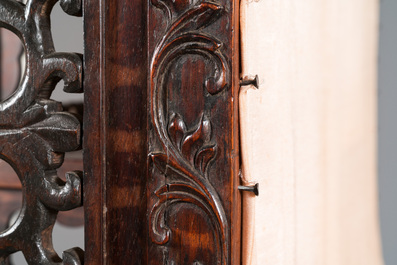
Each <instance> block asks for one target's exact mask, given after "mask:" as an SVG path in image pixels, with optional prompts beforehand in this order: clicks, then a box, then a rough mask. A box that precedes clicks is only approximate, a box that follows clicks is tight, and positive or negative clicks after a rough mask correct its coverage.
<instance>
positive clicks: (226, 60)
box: [148, 0, 239, 265]
mask: <svg viewBox="0 0 397 265" xmlns="http://www.w3.org/2000/svg"><path fill="white" fill-rule="evenodd" d="M233 11H235V7H234V6H233V2H232V1H216V2H206V1H202V2H201V1H175V2H174V1H166V0H152V1H151V3H149V16H150V17H149V29H150V30H152V31H150V32H151V34H149V54H152V55H151V56H149V57H150V58H149V59H150V85H149V87H150V93H149V96H150V98H149V101H150V118H151V119H150V121H149V136H148V138H149V139H150V143H149V151H150V154H149V157H150V161H149V176H148V177H149V185H148V196H149V233H150V238H151V241H152V243H153V244H154V245H151V246H149V251H150V250H153V251H152V252H151V255H150V256H149V264H160V263H161V262H163V263H164V264H196V265H198V264H222V265H226V264H237V259H238V254H237V253H233V255H232V253H231V250H232V248H233V250H234V251H238V250H237V249H234V247H232V242H231V237H232V236H231V234H232V232H233V233H235V232H236V231H237V230H238V229H237V228H236V226H234V228H233V231H232V228H231V222H233V225H235V224H237V223H238V220H239V217H238V216H234V215H233V212H234V211H235V210H236V211H237V208H238V207H236V208H235V209H232V208H230V206H231V205H232V204H233V203H232V202H234V200H233V199H234V198H235V197H234V196H236V190H235V187H234V186H233V185H235V184H236V182H234V180H236V174H235V173H236V171H237V170H236V169H237V168H236V164H237V163H238V146H237V145H236V144H237V141H235V138H234V137H235V136H236V134H237V129H236V127H234V126H235V124H234V122H235V120H233V115H234V114H235V113H236V105H235V103H234V102H233V97H234V96H235V93H236V86H235V83H233V82H235V80H236V79H235V78H236V77H238V75H237V73H236V71H235V70H236V68H234V69H233V66H232V64H231V62H232V61H233V59H235V58H233V55H232V54H233V49H236V48H237V47H235V46H233V44H235V43H233V42H232V40H233V37H234V35H233V31H234V30H237V29H236V28H235V27H234V26H235V25H234V24H233V19H232V15H233ZM160 21H163V22H162V23H160ZM219 29H222V30H219ZM234 51H236V50H234ZM232 74H234V75H235V76H234V77H232ZM150 205H151V206H150ZM178 220H183V222H180V221H178ZM235 235H236V234H234V235H233V238H234V240H235V241H236V242H237V238H235V237H234V236H235ZM236 242H233V244H236ZM149 245H150V244H149ZM156 245H157V246H158V247H156ZM150 257H152V258H150ZM163 263H161V264H163Z"/></svg>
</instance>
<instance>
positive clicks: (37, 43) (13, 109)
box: [0, 0, 84, 265]
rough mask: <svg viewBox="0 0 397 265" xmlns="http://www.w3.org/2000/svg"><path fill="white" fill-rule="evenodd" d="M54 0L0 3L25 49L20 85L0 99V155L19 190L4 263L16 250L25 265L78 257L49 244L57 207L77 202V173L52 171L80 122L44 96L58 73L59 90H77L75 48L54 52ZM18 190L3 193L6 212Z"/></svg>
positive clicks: (1, 19)
mask: <svg viewBox="0 0 397 265" xmlns="http://www.w3.org/2000/svg"><path fill="white" fill-rule="evenodd" d="M56 2H57V1H56V0H29V1H27V3H26V5H24V4H22V3H20V2H17V1H13V0H2V1H0V26H2V27H5V28H7V29H9V30H10V31H12V32H13V33H14V34H16V35H17V36H19V38H20V39H21V41H22V42H23V44H24V47H25V52H26V71H25V72H24V75H23V78H22V81H21V83H20V84H19V86H18V87H17V90H16V92H15V93H14V94H13V95H12V96H11V97H9V98H8V99H6V100H4V101H3V102H1V103H0V128H1V130H0V158H1V159H3V160H4V161H6V162H7V163H9V164H10V165H11V166H12V168H13V169H14V170H15V172H16V174H17V175H18V177H19V179H20V182H21V184H22V185H21V188H22V194H23V201H22V208H21V210H20V211H21V212H20V214H19V216H18V218H17V220H16V221H15V223H14V224H13V225H11V227H10V228H9V229H7V230H5V231H3V232H1V233H0V263H1V264H7V263H8V261H7V259H8V256H9V255H10V254H12V253H15V252H17V251H22V252H23V254H24V256H25V259H26V261H27V262H28V263H29V264H48V265H51V264H75V265H77V264H83V263H84V260H83V252H82V250H81V249H79V248H73V249H70V250H67V251H65V252H63V255H62V256H63V257H62V259H61V258H60V257H59V256H58V255H57V253H56V252H55V250H54V248H53V246H52V229H53V226H54V223H55V221H56V218H57V214H58V212H59V211H67V210H70V209H74V208H76V207H79V206H81V203H82V183H81V179H82V174H81V172H79V171H73V172H68V173H66V179H65V180H63V179H62V178H60V177H58V172H57V169H58V168H59V167H60V166H61V165H62V163H63V158H64V153H65V152H69V151H74V150H77V149H79V148H80V147H81V124H80V119H79V118H78V117H76V116H75V115H72V114H70V113H68V112H66V111H63V108H62V105H61V103H60V102H56V101H54V100H51V99H50V96H51V93H52V91H53V90H54V88H55V85H56V84H57V83H58V82H59V81H60V80H61V79H63V81H64V83H65V86H64V90H65V91H66V92H82V60H81V55H78V54H71V53H57V52H55V49H54V46H53V41H52V37H51V31H50V13H51V10H52V7H53V6H54V4H55V3H56ZM61 6H62V7H63V9H64V10H65V11H66V12H68V13H70V14H74V15H75V14H77V15H78V12H76V9H81V3H80V2H79V1H68V0H65V1H64V0H62V1H61ZM18 81H19V80H17V82H18ZM6 188H7V187H6ZM18 188H19V187H17V186H16V185H15V183H14V184H13V186H12V185H11V186H9V187H8V191H6V192H5V193H6V194H5V198H10V200H9V204H8V206H7V207H8V208H9V210H12V211H14V209H16V207H17V204H16V202H17V200H18V199H16V196H20V195H17V190H18ZM12 189H14V190H12ZM19 198H20V197H19ZM3 202H4V201H3ZM18 202H20V199H19V200H18ZM2 206H3V205H2ZM8 216H9V214H8ZM8 216H7V217H8ZM2 221H3V220H2ZM3 228H4V226H3Z"/></svg>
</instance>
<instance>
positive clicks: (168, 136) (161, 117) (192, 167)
mask: <svg viewBox="0 0 397 265" xmlns="http://www.w3.org/2000/svg"><path fill="white" fill-rule="evenodd" d="M153 4H154V5H155V6H156V7H160V8H163V9H164V7H166V9H167V10H168V11H167V12H166V13H171V12H170V10H169V9H168V7H167V6H166V4H165V3H164V2H161V1H159V0H156V1H154V2H153ZM222 12H223V7H222V6H220V5H217V4H215V3H208V2H204V3H200V4H197V5H195V6H193V7H191V8H190V9H189V10H187V11H186V12H185V13H184V14H183V15H181V16H180V17H179V18H177V19H176V20H175V21H174V22H173V23H172V24H171V25H170V26H169V28H168V30H167V31H166V34H165V35H164V37H163V38H162V39H161V41H160V42H159V44H158V45H157V46H156V49H155V53H154V56H153V59H152V62H151V97H152V100H151V117H152V122H153V124H154V125H155V130H156V132H157V134H158V136H159V139H160V140H161V144H162V147H163V149H164V150H167V152H166V153H163V152H158V153H152V154H150V157H151V159H152V161H153V163H154V165H155V166H156V168H157V169H158V170H159V171H160V172H161V173H162V174H164V175H165V177H166V185H164V186H162V187H160V188H159V189H158V190H157V191H156V192H155V195H156V196H157V197H158V201H157V202H156V204H155V205H154V206H153V208H152V210H151V215H150V222H151V231H150V235H151V238H152V241H153V242H155V243H157V244H160V245H163V244H166V243H167V242H168V241H169V240H170V236H171V231H170V229H169V228H168V227H167V225H166V220H165V213H166V210H167V208H168V207H171V206H172V205H174V204H177V203H192V204H195V205H197V206H198V207H200V208H201V209H202V210H203V211H204V212H205V213H206V214H207V215H208V216H209V217H210V218H211V220H212V224H213V225H214V226H215V227H214V228H215V229H214V231H215V235H216V236H215V238H216V241H217V253H218V255H219V258H218V264H229V252H228V251H229V250H228V247H227V245H228V242H229V227H228V221H227V218H226V214H225V210H224V208H223V205H222V203H221V200H220V198H219V196H218V194H217V192H216V190H215V188H214V187H213V186H212V184H211V183H210V181H209V178H208V167H209V165H210V164H211V161H212V160H213V159H214V158H215V157H216V151H217V147H216V143H214V142H212V141H211V133H212V132H211V122H210V120H209V117H206V116H205V115H203V116H202V117H201V120H200V122H199V124H198V125H197V126H196V128H194V129H193V130H192V131H188V128H187V127H186V124H185V122H184V121H183V119H182V118H181V117H180V116H179V115H178V114H175V113H174V114H171V115H170V116H169V119H168V121H167V117H168V114H167V112H166V110H165V107H164V104H163V102H164V100H165V98H164V95H165V94H166V93H165V90H166V89H167V87H166V85H165V84H166V79H167V73H168V71H169V69H170V67H171V66H172V64H173V63H174V62H175V61H176V60H178V59H179V58H180V57H182V56H185V55H192V54H194V55H199V56H202V57H203V58H205V59H209V60H210V61H211V62H213V63H214V68H215V69H214V72H213V76H210V77H208V78H207V79H206V81H205V83H204V88H205V89H206V90H207V91H208V92H209V93H210V94H211V95H216V94H218V93H220V92H221V91H223V90H224V89H226V87H227V84H228V81H229V69H228V65H227V63H226V60H225V58H224V56H223V54H222V52H221V51H220V48H221V47H222V43H221V42H219V41H218V40H216V39H215V38H214V37H213V36H208V35H206V34H204V33H202V31H203V30H204V29H205V28H206V27H208V26H209V25H211V24H213V23H214V22H215V21H216V20H217V19H218V18H219V17H220V16H221V14H222ZM169 17H170V19H171V15H169Z"/></svg>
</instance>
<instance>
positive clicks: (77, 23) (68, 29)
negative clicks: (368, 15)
mask: <svg viewBox="0 0 397 265" xmlns="http://www.w3.org/2000/svg"><path fill="white" fill-rule="evenodd" d="M347 1H348V0H347ZM380 3H381V9H380V38H379V102H378V111H379V112H378V113H379V124H378V126H379V138H378V144H379V150H378V155H379V198H380V224H381V234H382V245H383V255H384V259H385V264H386V265H396V264H397V206H396V204H397V0H381V2H380ZM52 17H53V18H55V17H56V19H53V20H52V27H53V36H54V42H55V46H56V49H57V51H72V52H80V53H82V52H83V37H82V34H83V33H82V19H81V18H74V17H70V16H67V15H65V14H64V13H63V12H62V11H61V9H60V7H59V4H57V6H56V7H55V9H54V12H53V14H52ZM53 98H55V99H58V100H61V101H63V102H65V101H70V100H74V101H75V100H82V96H81V95H74V96H70V95H66V94H65V93H63V92H62V89H61V87H58V88H57V89H56V91H55V94H54V97H53ZM83 242H84V239H83V228H77V229H66V228H65V227H62V226H61V225H58V224H57V225H56V227H55V230H54V245H55V248H56V250H57V251H58V253H59V254H60V255H61V253H62V250H65V249H68V248H70V247H72V246H80V247H81V248H83V245H84V243H83ZM21 259H23V257H22V255H21V254H17V255H16V257H15V264H23V262H22V261H21ZM335 265H337V264H335ZM352 265H359V264H352Z"/></svg>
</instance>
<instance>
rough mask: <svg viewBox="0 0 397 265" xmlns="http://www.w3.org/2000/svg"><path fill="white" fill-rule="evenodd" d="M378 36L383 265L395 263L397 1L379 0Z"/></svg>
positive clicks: (396, 249) (396, 230)
mask: <svg viewBox="0 0 397 265" xmlns="http://www.w3.org/2000/svg"><path fill="white" fill-rule="evenodd" d="M380 3H381V9H380V37H379V79H378V80H379V81H378V84H379V91H378V95H379V97H378V98H379V99H378V115H379V117H378V118H379V121H378V128H379V134H378V158H379V162H378V165H379V167H378V172H379V199H380V201H379V202H380V224H381V234H382V244H383V256H384V259H385V264H386V265H395V264H397V0H381V2H380Z"/></svg>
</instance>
